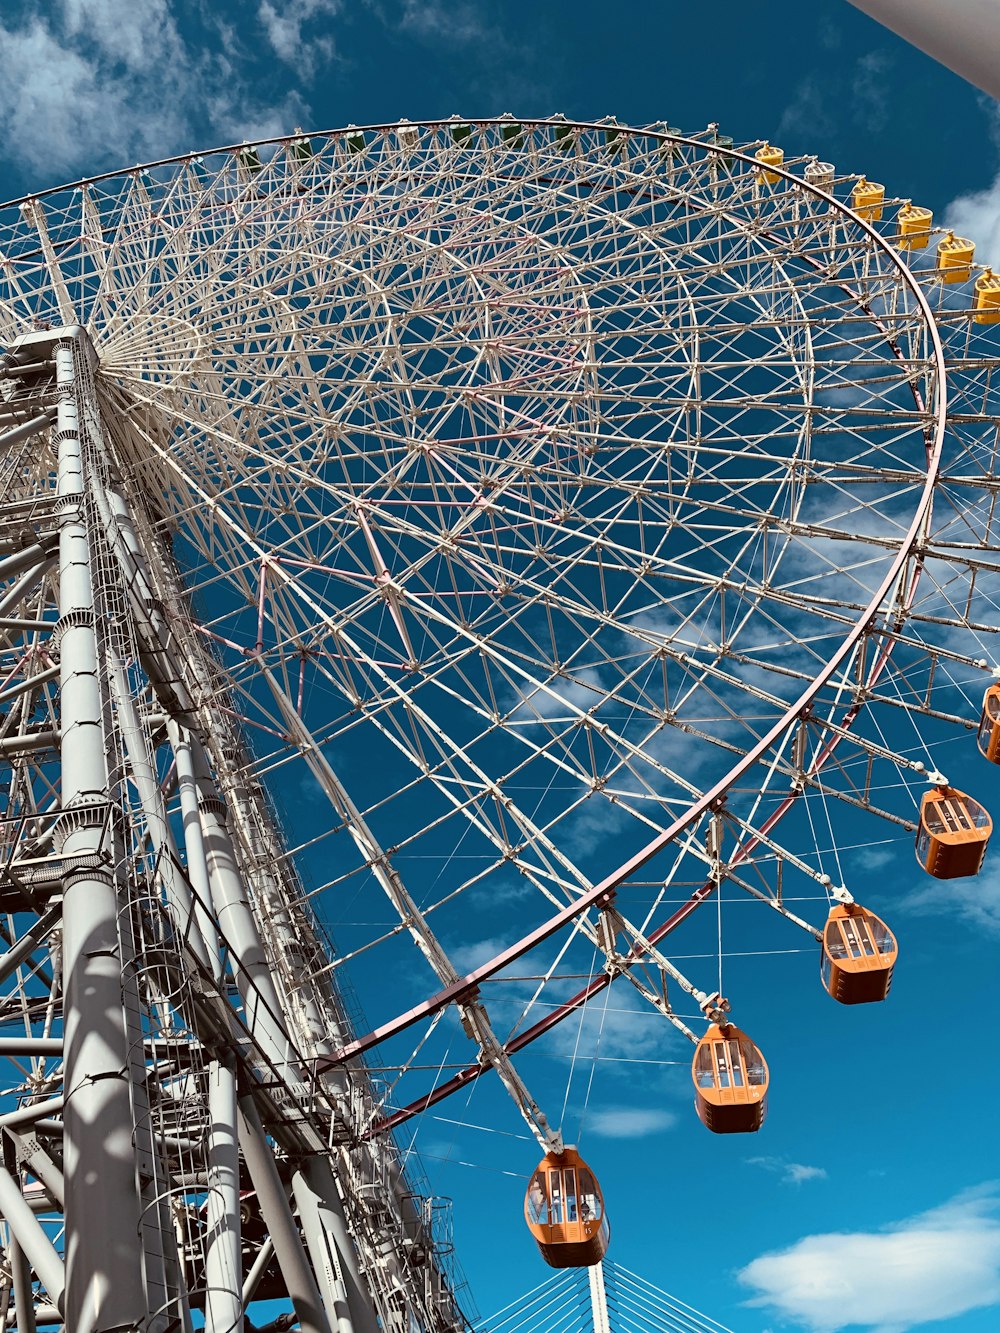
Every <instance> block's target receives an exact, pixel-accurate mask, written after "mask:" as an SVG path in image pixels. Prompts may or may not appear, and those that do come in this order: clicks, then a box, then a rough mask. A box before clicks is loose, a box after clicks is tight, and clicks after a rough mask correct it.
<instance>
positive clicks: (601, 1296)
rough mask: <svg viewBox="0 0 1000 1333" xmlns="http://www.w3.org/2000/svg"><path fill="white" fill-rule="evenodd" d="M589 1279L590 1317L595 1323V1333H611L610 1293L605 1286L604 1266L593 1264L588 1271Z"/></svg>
mask: <svg viewBox="0 0 1000 1333" xmlns="http://www.w3.org/2000/svg"><path fill="white" fill-rule="evenodd" d="M587 1277H588V1278H589V1280H590V1315H591V1318H592V1319H593V1321H594V1333H611V1321H610V1319H609V1318H608V1293H607V1291H606V1290H605V1286H604V1264H603V1263H596V1264H591V1266H590V1267H589V1268H588V1269H587Z"/></svg>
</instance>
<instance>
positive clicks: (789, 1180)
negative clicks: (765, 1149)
mask: <svg viewBox="0 0 1000 1333" xmlns="http://www.w3.org/2000/svg"><path fill="white" fill-rule="evenodd" d="M747 1162H748V1164H749V1165H750V1166H760V1167H763V1169H764V1170H765V1171H772V1172H773V1173H774V1174H775V1175H777V1176H780V1177H781V1181H782V1184H784V1185H802V1184H804V1183H805V1182H806V1181H807V1180H826V1171H825V1169H824V1168H823V1167H821V1166H807V1165H806V1164H805V1163H804V1162H787V1161H785V1159H784V1158H783V1157H748V1158H747Z"/></svg>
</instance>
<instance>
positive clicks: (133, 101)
mask: <svg viewBox="0 0 1000 1333" xmlns="http://www.w3.org/2000/svg"><path fill="white" fill-rule="evenodd" d="M304 2H307V3H310V2H313V0H304ZM316 2H318V0H316ZM181 8H182V7H181V6H176V5H172V4H171V3H169V0H61V3H60V4H58V5H52V6H48V7H46V13H45V16H44V17H38V16H37V15H35V16H32V17H30V18H25V19H24V20H22V21H20V22H18V21H17V20H16V19H15V20H8V22H6V23H5V22H3V21H2V20H0V48H2V49H3V52H4V57H5V59H4V78H3V80H2V81H0V120H2V121H3V123H4V125H5V128H6V130H7V137H6V146H7V152H8V154H9V157H10V158H11V159H12V160H14V161H16V162H17V163H18V165H19V166H21V167H23V168H25V169H27V170H28V171H29V172H31V173H32V176H33V177H34V176H41V177H43V178H42V179H38V180H37V181H36V182H34V183H36V184H37V185H39V186H42V185H47V184H50V183H51V182H52V180H53V179H58V177H59V176H64V175H67V174H70V173H75V172H78V171H96V170H99V169H101V168H103V167H107V166H110V165H123V166H124V165H130V164H131V163H132V162H135V161H136V160H137V159H150V158H155V157H159V156H167V155H169V154H171V153H175V152H183V151H185V150H187V149H189V148H192V147H195V146H196V143H195V140H196V138H197V139H200V138H201V137H202V135H204V134H205V133H206V130H205V129H204V128H202V127H203V126H204V124H205V121H206V120H207V121H209V122H210V128H209V129H208V131H207V133H208V134H209V135H210V139H211V140H215V141H216V142H218V141H219V140H222V141H225V140H230V141H232V140H240V139H243V138H250V137H254V136H255V135H258V134H259V135H266V134H272V133H280V132H282V131H284V130H286V129H288V128H289V126H291V125H292V124H294V123H295V121H296V120H297V119H300V118H301V113H302V111H303V109H304V108H303V103H302V100H301V98H300V97H299V96H298V95H297V94H295V93H294V92H291V93H289V92H288V91H283V92H282V94H281V97H280V99H279V103H278V105H275V106H269V105H267V104H266V103H265V102H263V101H262V100H261V99H260V97H259V95H258V93H257V92H256V91H255V90H254V87H253V82H252V76H251V74H250V66H249V64H248V63H247V60H246V53H245V52H242V53H241V52H240V51H239V50H238V49H236V48H235V47H234V45H233V43H234V41H235V40H236V39H235V36H234V34H233V33H232V32H231V31H228V30H227V31H222V30H221V29H220V28H218V25H217V24H215V23H214V20H213V19H211V18H209V19H207V20H206V21H205V22H204V23H202V24H201V26H200V27H199V26H198V25H197V24H195V23H194V18H193V16H191V15H188V17H191V19H192V22H191V24H187V23H186V24H185V27H184V30H183V31H182V29H181V26H180V25H179V24H178V21H177V18H176V17H175V15H176V13H177V11H178V10H179V9H181ZM183 8H184V9H185V10H186V9H187V7H186V6H185V7H183ZM206 24H208V26H206ZM213 25H214V26H213ZM189 29H190V31H189ZM185 34H188V35H185ZM241 71H242V72H241Z"/></svg>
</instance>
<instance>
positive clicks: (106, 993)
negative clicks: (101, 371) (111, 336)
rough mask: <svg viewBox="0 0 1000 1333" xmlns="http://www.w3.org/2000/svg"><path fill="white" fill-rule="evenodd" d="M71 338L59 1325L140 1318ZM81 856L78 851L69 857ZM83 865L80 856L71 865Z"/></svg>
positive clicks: (62, 391)
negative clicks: (62, 1296)
mask: <svg viewBox="0 0 1000 1333" xmlns="http://www.w3.org/2000/svg"><path fill="white" fill-rule="evenodd" d="M78 354H79V353H78V351H77V348H76V346H75V340H74V339H73V338H72V337H67V338H66V339H65V340H64V341H62V342H60V343H58V344H57V346H56V349H55V362H56V384H57V386H58V392H59V402H58V418H57V440H58V475H57V491H56V494H57V500H56V507H57V513H58V523H59V625H58V632H59V651H60V705H61V743H60V747H61V765H62V806H63V811H64V814H63V817H62V820H61V823H60V830H59V835H60V840H61V844H62V845H61V851H62V853H63V855H64V856H65V857H67V858H68V860H69V863H70V864H71V865H72V864H73V862H74V861H76V863H77V867H78V868H75V869H70V870H69V871H68V872H67V874H66V875H65V877H64V880H63V947H64V963H63V967H64V977H65V1048H66V1056H65V1065H64V1070H65V1075H64V1086H65V1110H64V1126H65V1131H64V1151H65V1175H66V1241H65V1250H66V1326H67V1328H71V1329H72V1330H73V1333H111V1331H112V1330H122V1329H132V1328H135V1327H139V1326H141V1325H142V1323H143V1322H144V1320H145V1319H146V1315H147V1310H146V1301H145V1295H144V1290H143V1271H142V1269H143V1265H142V1250H141V1245H140V1240H139V1220H140V1199H139V1190H138V1184H137V1181H136V1178H135V1160H134V1155H133V1150H132V1130H133V1123H132V1105H131V1097H130V1084H129V1075H128V1066H129V1053H128V1039H127V1032H126V1022H125V1013H124V1007H123V1003H122V968H123V964H124V962H125V960H124V959H123V958H122V956H121V947H120V944H119V935H118V921H117V915H118V909H119V903H118V895H117V892H116V886H115V879H114V867H113V864H112V857H111V856H110V855H109V852H110V851H111V846H112V844H111V830H110V828H109V827H108V811H109V807H108V774H107V769H106V763H105V738H104V726H103V711H104V710H103V690H102V681H101V672H100V665H99V656H98V642H97V634H96V630H95V615H94V595H93V585H92V581H91V567H90V543H89V540H88V533H87V516H86V507H85V492H86V486H85V480H84V462H83V450H82V446H81V441H80V434H79V421H78V415H77V375H76V364H75V362H76V356H77V355H78ZM81 863H82V864H81ZM83 866H86V867H87V868H82V867H83Z"/></svg>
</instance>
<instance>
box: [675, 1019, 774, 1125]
mask: <svg viewBox="0 0 1000 1333" xmlns="http://www.w3.org/2000/svg"><path fill="white" fill-rule="evenodd" d="M691 1077H692V1078H693V1079H694V1087H695V1094H696V1095H695V1103H694V1104H695V1109H696V1110H697V1112H698V1116H699V1119H700V1120H701V1122H702V1124H704V1125H707V1126H708V1128H709V1129H710V1130H711V1131H712V1133H713V1134H752V1133H754V1131H756V1130H758V1129H760V1127H761V1125H762V1124H763V1123H764V1117H765V1116H766V1115H767V1085H768V1072H767V1062H766V1061H765V1059H764V1057H763V1055H762V1054H761V1053H760V1051H759V1050H758V1048H757V1047H756V1046H755V1045H754V1044H753V1042H752V1041H751V1040H750V1038H749V1037H748V1036H747V1035H746V1033H745V1032H741V1031H740V1030H739V1028H738V1027H736V1026H735V1024H733V1023H713V1024H712V1025H711V1027H710V1028H709V1029H708V1031H707V1032H706V1033H705V1035H704V1037H702V1039H701V1041H700V1042H699V1043H698V1045H697V1048H696V1049H695V1053H694V1061H693V1063H692V1065H691Z"/></svg>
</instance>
